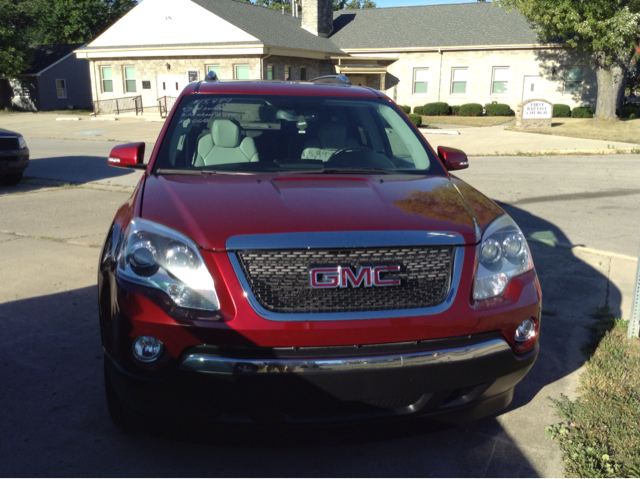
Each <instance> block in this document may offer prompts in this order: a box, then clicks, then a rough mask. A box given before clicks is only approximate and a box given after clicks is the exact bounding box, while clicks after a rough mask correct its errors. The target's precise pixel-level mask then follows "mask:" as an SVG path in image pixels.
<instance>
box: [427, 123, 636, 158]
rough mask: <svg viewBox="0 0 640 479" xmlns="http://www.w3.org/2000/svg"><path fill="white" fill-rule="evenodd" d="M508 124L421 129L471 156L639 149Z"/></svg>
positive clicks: (435, 143)
mask: <svg viewBox="0 0 640 479" xmlns="http://www.w3.org/2000/svg"><path fill="white" fill-rule="evenodd" d="M507 125H508V124H505V125H498V126H489V127H482V128H474V127H464V126H456V125H444V124H442V125H436V126H438V127H439V128H442V130H443V131H457V132H458V133H459V135H442V134H434V133H428V132H426V131H425V130H422V132H423V135H424V137H425V138H426V139H427V141H428V142H429V143H430V144H431V146H433V147H434V148H437V147H438V146H450V147H452V148H458V149H460V150H462V151H464V152H465V153H466V154H467V155H469V156H491V155H505V156H507V155H517V154H522V153H526V154H529V153H531V152H550V151H556V152H562V153H567V154H570V153H575V152H582V153H595V152H598V153H607V152H612V153H613V152H615V151H616V150H625V149H640V138H639V139H638V144H633V143H622V142H614V141H603V140H588V139H584V138H570V137H566V136H552V135H541V134H538V133H522V132H519V131H508V130H505V127H506V126H507Z"/></svg>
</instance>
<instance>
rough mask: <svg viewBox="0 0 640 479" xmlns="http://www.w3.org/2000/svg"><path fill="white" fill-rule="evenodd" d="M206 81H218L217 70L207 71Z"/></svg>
mask: <svg viewBox="0 0 640 479" xmlns="http://www.w3.org/2000/svg"><path fill="white" fill-rule="evenodd" d="M204 81H206V82H212V81H218V75H216V72H214V71H213V70H211V71H210V72H208V73H207V76H206V77H204Z"/></svg>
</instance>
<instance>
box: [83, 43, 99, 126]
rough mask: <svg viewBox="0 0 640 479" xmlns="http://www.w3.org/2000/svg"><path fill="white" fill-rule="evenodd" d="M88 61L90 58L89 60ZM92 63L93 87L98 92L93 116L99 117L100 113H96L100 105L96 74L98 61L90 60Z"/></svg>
mask: <svg viewBox="0 0 640 479" xmlns="http://www.w3.org/2000/svg"><path fill="white" fill-rule="evenodd" d="M85 58H86V54H85ZM87 59H88V58H87ZM90 61H91V63H93V87H94V89H95V90H96V104H95V105H94V111H93V116H96V117H97V116H98V112H97V111H96V109H97V105H98V103H97V102H98V77H97V76H96V75H97V72H96V61H95V60H90Z"/></svg>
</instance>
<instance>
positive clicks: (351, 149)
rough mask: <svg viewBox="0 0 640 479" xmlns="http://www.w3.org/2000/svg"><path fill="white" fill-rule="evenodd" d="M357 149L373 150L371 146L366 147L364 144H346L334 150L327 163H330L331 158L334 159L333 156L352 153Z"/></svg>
mask: <svg viewBox="0 0 640 479" xmlns="http://www.w3.org/2000/svg"><path fill="white" fill-rule="evenodd" d="M355 151H365V152H367V151H371V149H370V148H366V147H364V146H345V147H344V148H340V149H339V150H336V151H334V152H333V153H332V154H331V156H330V157H329V158H328V159H327V163H329V162H330V161H331V160H333V158H334V157H335V156H337V155H340V154H341V153H347V152H349V153H352V152H355Z"/></svg>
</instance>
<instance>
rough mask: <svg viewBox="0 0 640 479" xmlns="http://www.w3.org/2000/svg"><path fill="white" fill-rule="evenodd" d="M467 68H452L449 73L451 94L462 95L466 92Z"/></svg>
mask: <svg viewBox="0 0 640 479" xmlns="http://www.w3.org/2000/svg"><path fill="white" fill-rule="evenodd" d="M468 77H469V69H468V68H454V69H453V71H452V74H451V93H452V94H453V95H464V94H466V93H467V78H468Z"/></svg>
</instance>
